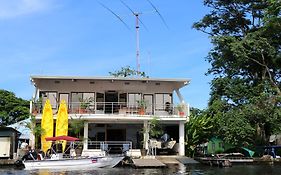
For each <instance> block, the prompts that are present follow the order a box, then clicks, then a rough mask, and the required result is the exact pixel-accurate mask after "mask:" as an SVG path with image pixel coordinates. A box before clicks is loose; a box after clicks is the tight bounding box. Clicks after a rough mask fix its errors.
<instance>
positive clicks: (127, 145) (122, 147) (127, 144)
mask: <svg viewBox="0 0 281 175" xmlns="http://www.w3.org/2000/svg"><path fill="white" fill-rule="evenodd" d="M87 147H88V150H91V149H100V150H101V151H103V152H105V154H127V152H130V151H131V150H132V147H133V144H132V142H131V141H88V145H87Z"/></svg>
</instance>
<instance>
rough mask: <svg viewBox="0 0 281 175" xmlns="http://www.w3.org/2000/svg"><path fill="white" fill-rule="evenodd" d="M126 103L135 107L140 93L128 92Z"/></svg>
mask: <svg viewBox="0 0 281 175" xmlns="http://www.w3.org/2000/svg"><path fill="white" fill-rule="evenodd" d="M128 96H129V99H128V105H129V107H136V106H138V101H139V100H141V94H140V93H134V94H133V93H130V94H128Z"/></svg>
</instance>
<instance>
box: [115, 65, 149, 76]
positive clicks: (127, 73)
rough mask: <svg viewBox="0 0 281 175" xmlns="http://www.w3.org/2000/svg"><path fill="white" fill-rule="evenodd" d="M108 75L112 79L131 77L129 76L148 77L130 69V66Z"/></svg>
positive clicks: (143, 73)
mask: <svg viewBox="0 0 281 175" xmlns="http://www.w3.org/2000/svg"><path fill="white" fill-rule="evenodd" d="M109 75H112V76H114V77H131V76H137V75H139V76H141V77H148V76H146V74H145V72H138V71H136V70H134V69H132V68H131V67H130V66H126V67H121V70H117V71H115V72H109Z"/></svg>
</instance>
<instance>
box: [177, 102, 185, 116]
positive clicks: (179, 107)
mask: <svg viewBox="0 0 281 175" xmlns="http://www.w3.org/2000/svg"><path fill="white" fill-rule="evenodd" d="M176 108H177V110H178V114H179V116H184V109H185V105H184V104H178V105H177V107H176Z"/></svg>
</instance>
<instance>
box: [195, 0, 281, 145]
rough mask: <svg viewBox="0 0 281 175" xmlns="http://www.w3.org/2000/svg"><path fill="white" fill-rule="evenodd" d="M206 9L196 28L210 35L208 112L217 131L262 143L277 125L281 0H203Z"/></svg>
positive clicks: (280, 94)
mask: <svg viewBox="0 0 281 175" xmlns="http://www.w3.org/2000/svg"><path fill="white" fill-rule="evenodd" d="M204 5H206V6H208V7H210V8H211V11H210V13H209V14H207V15H205V16H204V17H203V19H202V20H200V21H199V22H196V23H195V24H194V26H193V27H194V28H196V29H198V30H200V31H203V32H204V33H207V34H209V35H210V38H211V41H212V44H213V48H212V50H211V51H210V52H209V55H208V56H207V61H208V62H209V63H210V64H211V68H210V69H209V70H208V74H213V75H214V77H215V78H214V79H213V80H212V82H211V98H210V101H209V107H208V115H209V116H210V117H213V119H214V120H216V121H217V128H218V130H217V131H218V133H217V134H218V135H220V136H222V137H223V138H224V139H225V140H226V141H228V142H230V143H234V144H236V145H241V144H244V143H249V144H264V143H265V142H266V139H267V138H268V136H269V135H270V134H273V133H276V132H280V131H281V123H280V122H278V121H280V119H281V115H280V113H281V111H280V106H281V90H280V89H281V53H280V51H281V38H280V37H281V32H280V28H281V13H280V12H281V1H280V0H235V1H224V0H204Z"/></svg>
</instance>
